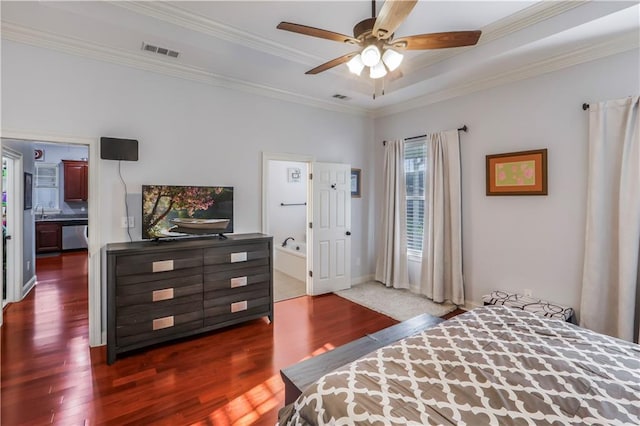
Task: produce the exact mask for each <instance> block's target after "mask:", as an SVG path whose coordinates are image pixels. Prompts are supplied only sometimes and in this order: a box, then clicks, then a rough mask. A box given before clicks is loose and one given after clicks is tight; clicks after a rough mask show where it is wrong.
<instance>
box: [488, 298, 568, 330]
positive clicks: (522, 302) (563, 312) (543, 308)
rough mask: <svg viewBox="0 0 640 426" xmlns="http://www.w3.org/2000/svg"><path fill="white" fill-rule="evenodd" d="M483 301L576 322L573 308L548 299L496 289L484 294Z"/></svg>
mask: <svg viewBox="0 0 640 426" xmlns="http://www.w3.org/2000/svg"><path fill="white" fill-rule="evenodd" d="M482 301H483V302H484V304H485V305H504V306H509V307H510V308H518V309H522V310H523V311H529V312H533V313H534V314H538V315H542V316H544V317H549V318H557V319H561V320H563V321H569V322H572V323H574V324H575V317H574V311H573V308H570V307H568V306H562V305H558V304H557V303H551V302H547V301H546V300H541V299H536V298H533V297H529V296H523V295H521V294H516V293H509V292H506V291H501V290H496V291H492V292H491V294H485V295H484V296H482Z"/></svg>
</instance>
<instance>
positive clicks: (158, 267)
mask: <svg viewBox="0 0 640 426" xmlns="http://www.w3.org/2000/svg"><path fill="white" fill-rule="evenodd" d="M152 268H153V272H167V271H173V259H172V260H158V261H157V262H153V264H152Z"/></svg>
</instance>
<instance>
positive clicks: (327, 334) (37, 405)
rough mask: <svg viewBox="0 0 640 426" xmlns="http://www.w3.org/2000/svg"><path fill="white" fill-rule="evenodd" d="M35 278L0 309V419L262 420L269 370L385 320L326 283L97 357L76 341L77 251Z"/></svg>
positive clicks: (80, 271)
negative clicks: (234, 317)
mask: <svg viewBox="0 0 640 426" xmlns="http://www.w3.org/2000/svg"><path fill="white" fill-rule="evenodd" d="M36 270H37V274H38V284H37V286H36V288H35V289H34V290H33V291H32V292H31V293H30V294H29V296H27V298H25V300H24V301H22V302H20V303H15V304H12V305H10V306H9V307H8V308H7V309H6V310H5V312H4V315H5V316H4V325H3V327H2V336H1V345H2V346H1V366H0V367H1V389H0V398H1V400H2V401H1V414H0V415H1V423H2V425H3V426H9V425H46V424H51V423H53V424H60V425H65V426H67V425H69V426H70V425H94V424H113V425H125V424H132V425H133V424H135V425H146V424H159V425H188V424H201V425H248V424H256V425H263V424H264V425H273V424H274V423H275V422H276V419H277V412H278V410H279V409H280V408H281V407H282V405H283V402H284V392H283V384H282V381H281V379H280V375H279V370H280V369H281V368H283V367H286V366H288V365H291V364H294V363H296V362H298V361H300V360H302V359H304V358H306V357H309V356H312V355H314V354H318V353H322V352H324V351H327V350H330V349H332V348H334V347H336V346H339V345H342V344H344V343H347V342H349V341H351V340H354V339H356V338H359V337H362V336H364V335H365V334H367V333H373V332H375V331H378V330H380V329H382V328H385V327H388V326H390V325H393V324H395V323H397V321H395V320H393V319H391V318H389V317H386V316H384V315H381V314H378V313H376V312H374V311H371V310H369V309H367V308H364V307H362V306H360V305H357V304H354V303H352V302H349V301H347V300H345V299H343V298H341V297H338V296H335V295H326V296H319V297H313V298H311V297H301V298H297V299H291V300H287V301H283V302H279V303H276V305H275V321H274V323H273V324H268V323H267V322H266V320H256V321H252V322H249V323H246V324H244V325H241V326H237V327H232V328H228V329H225V330H222V331H218V332H213V333H210V334H207V335H205V336H201V337H198V338H194V339H190V340H183V341H180V342H177V343H173V344H168V345H164V346H161V347H156V348H153V349H151V350H145V351H144V352H140V353H137V354H133V355H129V356H126V357H123V358H121V359H119V360H118V361H116V363H115V364H113V365H111V366H108V365H107V364H106V362H105V361H106V353H105V352H106V351H105V348H104V347H99V348H91V349H89V346H88V322H87V278H86V276H87V275H86V274H87V256H86V253H70V254H64V255H62V256H53V257H46V258H39V259H38V260H37V269H36Z"/></svg>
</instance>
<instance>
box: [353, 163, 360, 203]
mask: <svg viewBox="0 0 640 426" xmlns="http://www.w3.org/2000/svg"><path fill="white" fill-rule="evenodd" d="M361 188H362V169H351V198H360V197H361V196H362V193H361Z"/></svg>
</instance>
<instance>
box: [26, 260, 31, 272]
mask: <svg viewBox="0 0 640 426" xmlns="http://www.w3.org/2000/svg"><path fill="white" fill-rule="evenodd" d="M30 270H31V261H30V260H27V271H30Z"/></svg>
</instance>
